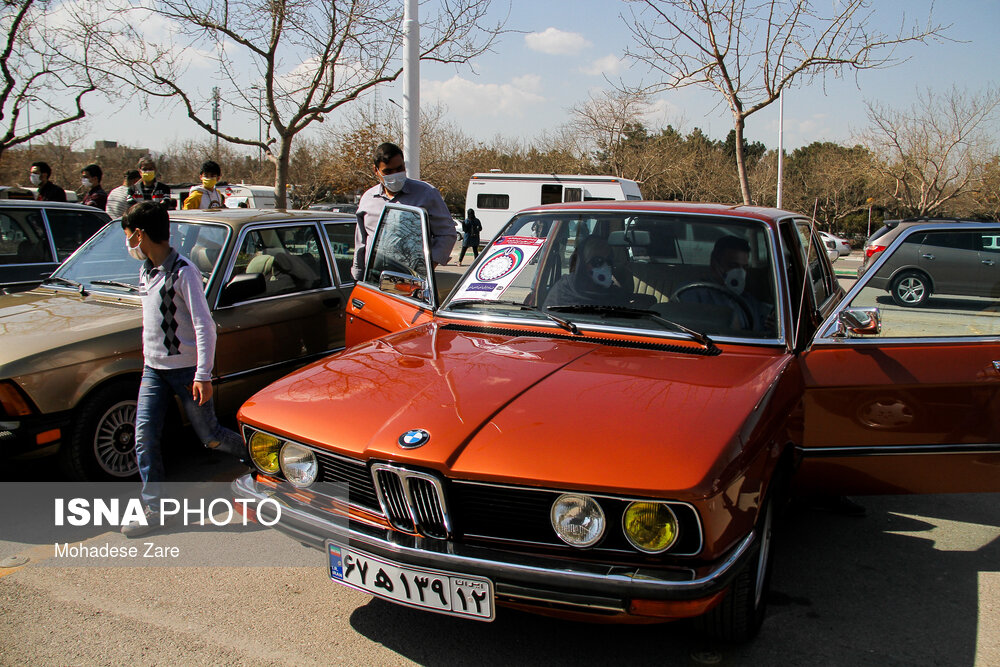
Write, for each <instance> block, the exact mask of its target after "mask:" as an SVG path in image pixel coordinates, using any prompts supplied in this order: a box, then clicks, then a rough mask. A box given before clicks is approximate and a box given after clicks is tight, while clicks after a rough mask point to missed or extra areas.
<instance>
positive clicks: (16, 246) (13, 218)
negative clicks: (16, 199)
mask: <svg viewBox="0 0 1000 667" xmlns="http://www.w3.org/2000/svg"><path fill="white" fill-rule="evenodd" d="M51 261H52V250H51V248H50V247H49V238H48V235H47V234H46V233H45V226H44V225H43V224H42V216H41V212H40V211H38V210H17V209H6V210H4V211H3V212H2V213H0V264H36V263H40V262H51Z"/></svg>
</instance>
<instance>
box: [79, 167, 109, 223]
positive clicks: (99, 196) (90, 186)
mask: <svg viewBox="0 0 1000 667" xmlns="http://www.w3.org/2000/svg"><path fill="white" fill-rule="evenodd" d="M103 177H104V171H103V170H102V169H101V168H100V167H99V166H98V165H96V164H88V165H87V166H86V167H84V168H83V169H82V170H81V171H80V185H81V186H82V187H83V199H81V200H80V203H81V204H84V205H86V206H93V207H94V208H99V209H101V210H102V211H104V210H106V209H107V206H108V193H107V192H105V191H104V188H102V187H101V179H102V178H103Z"/></svg>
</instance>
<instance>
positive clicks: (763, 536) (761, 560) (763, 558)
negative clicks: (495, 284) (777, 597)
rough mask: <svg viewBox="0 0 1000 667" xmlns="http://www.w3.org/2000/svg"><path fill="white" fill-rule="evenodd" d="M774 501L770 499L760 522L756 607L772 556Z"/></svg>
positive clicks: (755, 581) (761, 595) (755, 606)
mask: <svg viewBox="0 0 1000 667" xmlns="http://www.w3.org/2000/svg"><path fill="white" fill-rule="evenodd" d="M773 507H774V503H772V502H770V501H768V503H767V507H766V508H765V509H764V520H763V521H762V522H761V524H760V551H759V552H758V554H757V572H756V575H757V576H756V577H755V579H754V590H753V599H754V609H758V608H760V603H761V600H762V598H763V597H764V583H765V578H766V577H767V563H768V560H769V559H770V557H771V534H772V530H771V516H772V514H773V511H772V508H773Z"/></svg>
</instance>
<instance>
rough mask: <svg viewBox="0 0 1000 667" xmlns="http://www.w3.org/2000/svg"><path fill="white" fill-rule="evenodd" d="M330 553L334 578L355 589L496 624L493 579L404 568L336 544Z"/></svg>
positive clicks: (410, 604)
mask: <svg viewBox="0 0 1000 667" xmlns="http://www.w3.org/2000/svg"><path fill="white" fill-rule="evenodd" d="M326 549H327V554H328V555H329V558H330V577H331V578H332V579H334V580H335V581H339V582H340V583H342V584H345V585H347V586H350V587H351V588H356V589H358V590H360V591H364V592H366V593H371V594H372V595H377V596H378V597H380V598H385V599H387V600H392V601H393V602H399V603H401V604H405V605H409V606H411V607H417V608H419V609H428V610H430V611H436V612H438V613H441V614H450V615H452V616H462V617H464V618H474V619H478V620H481V621H492V620H493V583H492V582H491V581H490V580H489V579H485V578H483V577H471V576H466V575H461V574H453V573H451V572H442V571H441V570H431V569H427V568H422V567H413V566H410V565H400V564H399V563H394V562H392V561H389V560H386V559H384V558H379V557H377V556H371V555H369V554H366V553H364V552H363V551H356V550H354V549H351V548H349V547H345V546H342V545H340V544H336V543H334V542H327V543H326Z"/></svg>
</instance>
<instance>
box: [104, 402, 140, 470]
mask: <svg viewBox="0 0 1000 667" xmlns="http://www.w3.org/2000/svg"><path fill="white" fill-rule="evenodd" d="M135 406H136V402H135V401H134V400H131V401H120V402H118V403H116V404H114V405H112V406H111V407H110V408H108V410H107V412H105V413H104V415H102V416H101V418H100V419H99V420H98V422H97V429H96V432H95V433H94V450H93V452H94V458H95V460H96V461H97V464H98V465H99V466H100V467H101V470H103V471H104V472H106V473H107V474H109V475H111V476H112V477H131V476H132V475H134V474H136V473H137V472H139V466H138V464H137V463H136V460H135Z"/></svg>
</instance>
